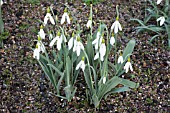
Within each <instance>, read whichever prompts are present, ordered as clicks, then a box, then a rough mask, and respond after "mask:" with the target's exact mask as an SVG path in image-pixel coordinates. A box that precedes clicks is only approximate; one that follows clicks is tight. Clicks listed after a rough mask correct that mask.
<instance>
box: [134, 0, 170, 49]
mask: <svg viewBox="0 0 170 113" xmlns="http://www.w3.org/2000/svg"><path fill="white" fill-rule="evenodd" d="M147 1H148V2H149V3H150V4H151V6H152V7H150V6H148V8H146V11H147V15H146V17H145V18H144V20H143V21H142V20H139V19H131V20H133V21H137V22H138V23H139V24H140V26H138V27H136V30H137V33H139V32H142V31H152V32H153V33H155V35H153V36H152V37H151V39H150V42H152V41H153V40H155V39H156V38H157V37H161V38H164V37H165V38H167V39H168V47H169V48H170V32H169V31H170V1H169V0H164V2H162V0H157V2H154V1H153V0H147ZM160 6H162V8H160ZM153 19H154V20H155V21H153Z"/></svg>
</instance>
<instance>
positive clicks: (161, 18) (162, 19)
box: [156, 16, 165, 26]
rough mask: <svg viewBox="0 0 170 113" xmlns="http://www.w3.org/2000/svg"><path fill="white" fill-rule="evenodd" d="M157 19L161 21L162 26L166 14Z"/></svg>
mask: <svg viewBox="0 0 170 113" xmlns="http://www.w3.org/2000/svg"><path fill="white" fill-rule="evenodd" d="M156 21H157V22H158V21H160V26H162V25H163V24H164V22H165V17H164V16H161V17H159V18H158V19H157V20H156Z"/></svg>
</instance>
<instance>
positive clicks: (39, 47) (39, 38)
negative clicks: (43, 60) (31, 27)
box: [37, 35, 45, 53]
mask: <svg viewBox="0 0 170 113" xmlns="http://www.w3.org/2000/svg"><path fill="white" fill-rule="evenodd" d="M37 36H38V42H37V48H38V49H39V52H40V51H42V52H43V53H44V52H45V46H44V44H43V43H42V41H41V37H40V36H39V35H37Z"/></svg>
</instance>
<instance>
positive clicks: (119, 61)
mask: <svg viewBox="0 0 170 113" xmlns="http://www.w3.org/2000/svg"><path fill="white" fill-rule="evenodd" d="M117 63H118V64H119V63H121V64H122V63H123V56H122V54H121V53H120V56H119V58H118V60H117Z"/></svg>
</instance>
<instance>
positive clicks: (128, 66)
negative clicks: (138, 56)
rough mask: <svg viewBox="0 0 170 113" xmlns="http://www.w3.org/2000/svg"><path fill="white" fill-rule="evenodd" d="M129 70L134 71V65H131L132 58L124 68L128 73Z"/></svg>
mask: <svg viewBox="0 0 170 113" xmlns="http://www.w3.org/2000/svg"><path fill="white" fill-rule="evenodd" d="M129 68H130V70H131V71H133V68H132V64H131V63H130V58H128V62H127V63H126V64H125V66H124V69H125V72H126V73H127V72H128V71H129Z"/></svg>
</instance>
